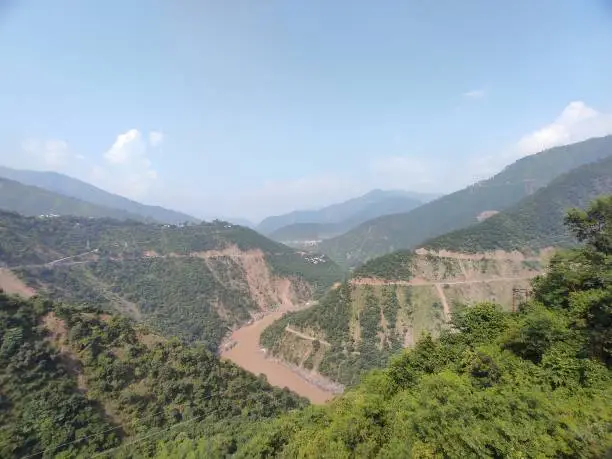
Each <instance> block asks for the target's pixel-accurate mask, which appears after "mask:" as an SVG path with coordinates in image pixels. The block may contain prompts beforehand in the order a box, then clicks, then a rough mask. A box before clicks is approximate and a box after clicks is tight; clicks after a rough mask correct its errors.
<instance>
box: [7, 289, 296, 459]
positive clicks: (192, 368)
mask: <svg viewBox="0 0 612 459" xmlns="http://www.w3.org/2000/svg"><path fill="white" fill-rule="evenodd" d="M0 381H2V394H1V395H0V401H1V403H0V457H3V458H6V459H8V458H23V457H34V456H36V457H45V458H47V457H49V458H50V457H94V456H95V453H96V452H101V451H103V450H110V449H111V448H113V453H114V454H112V457H150V456H151V453H152V451H155V444H156V442H157V441H159V440H160V439H164V438H165V439H173V438H175V437H176V436H177V435H180V438H183V439H185V438H193V437H194V436H195V437H196V438H197V437H199V436H209V435H214V434H216V435H220V436H225V438H228V440H232V436H235V437H236V439H240V438H241V436H242V435H243V432H244V429H245V427H246V426H248V425H250V424H252V423H254V422H256V421H258V420H260V419H263V418H270V417H272V416H275V415H277V414H279V413H282V412H285V411H288V410H290V409H295V408H299V407H303V406H305V405H306V404H307V402H306V401H305V400H303V399H300V398H298V397H297V396H295V395H294V394H292V393H290V392H288V391H287V390H280V389H276V388H272V387H270V386H269V385H268V384H267V383H266V382H265V381H264V380H263V379H261V378H256V377H255V376H254V375H252V374H250V373H247V372H245V371H243V370H241V369H240V368H238V367H236V366H234V365H232V364H230V363H228V362H222V361H220V360H218V359H217V358H216V357H215V356H214V355H212V354H210V353H209V352H207V351H206V350H204V349H203V348H201V347H199V348H198V347H189V346H185V345H182V344H180V343H179V342H177V341H176V340H172V341H166V340H164V339H163V338H161V337H160V336H157V335H154V334H152V333H151V332H150V331H149V330H147V329H146V328H143V327H141V326H134V325H133V324H132V323H130V321H128V320H127V319H125V318H122V317H118V316H109V315H108V314H100V312H99V311H96V310H93V309H91V308H89V309H87V310H83V309H75V308H71V307H67V306H60V305H57V304H55V305H54V304H51V303H50V302H46V301H42V300H40V299H32V300H29V301H25V300H20V299H17V298H12V297H7V296H6V295H3V294H2V293H0ZM180 424H184V427H181V426H180ZM145 435H146V436H148V437H152V438H151V441H150V442H142V441H141V437H142V436H145ZM136 439H138V440H139V441H138V442H134V445H131V442H133V441H134V440H136ZM245 440H246V438H243V439H242V441H245ZM234 441H235V440H234ZM221 444H223V445H224V447H228V448H231V441H226V442H221ZM118 447H120V449H118V450H114V448H118ZM42 451H45V452H44V454H38V453H40V452H42ZM108 452H109V453H111V451H108ZM30 455H31V456H30ZM109 457H111V454H109Z"/></svg>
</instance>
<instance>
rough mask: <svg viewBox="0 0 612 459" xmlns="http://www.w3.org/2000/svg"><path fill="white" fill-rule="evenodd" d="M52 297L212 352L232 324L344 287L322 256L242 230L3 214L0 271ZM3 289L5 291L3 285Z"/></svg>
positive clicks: (219, 225)
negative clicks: (118, 314)
mask: <svg viewBox="0 0 612 459" xmlns="http://www.w3.org/2000/svg"><path fill="white" fill-rule="evenodd" d="M2 265H4V266H5V268H8V269H10V270H12V272H13V273H15V274H16V275H17V276H18V277H19V278H21V279H22V281H23V282H25V283H26V284H27V286H28V288H30V289H33V290H35V291H37V292H39V293H40V294H43V295H45V296H46V297H49V298H52V299H56V300H61V301H65V302H67V303H71V304H75V305H88V306H96V307H97V308H100V309H103V310H106V311H119V312H121V313H123V314H125V315H127V316H129V317H132V318H133V319H135V320H137V321H140V322H146V323H148V324H150V325H151V326H152V327H154V328H155V329H156V330H159V331H160V332H161V333H163V334H166V335H169V336H178V337H180V338H182V339H183V340H184V341H197V342H202V343H204V344H206V345H207V346H208V348H209V349H211V350H215V349H216V348H217V346H218V345H219V344H220V342H221V340H222V339H223V337H224V336H225V335H226V334H227V333H228V331H229V330H230V328H231V327H234V326H236V325H240V324H244V323H246V322H248V321H249V320H251V319H252V317H253V316H254V315H256V314H261V313H262V312H265V311H270V310H273V309H274V308H277V307H278V306H279V305H283V306H286V305H293V304H296V305H298V304H302V303H305V302H306V301H308V300H310V299H312V298H313V296H314V297H316V296H317V295H320V294H322V293H323V292H324V291H325V290H326V289H327V288H329V286H331V285H332V284H333V283H334V282H336V281H338V280H341V279H342V277H343V273H342V271H341V270H340V268H339V267H338V266H337V265H336V264H335V263H334V262H332V261H331V260H329V259H328V258H326V257H325V256H317V255H315V254H305V253H299V252H296V251H295V250H293V249H290V248H289V247H286V246H283V245H282V244H279V243H277V242H274V241H271V240H269V239H267V238H265V237H264V236H261V235H260V234H258V233H256V232H255V231H253V230H250V229H248V228H245V227H241V226H235V225H232V224H229V223H227V222H220V221H215V222H212V223H201V224H194V225H188V226H172V225H160V224H144V223H138V222H134V221H118V220H111V219H81V218H76V217H58V218H26V217H22V216H19V215H17V214H11V213H0V266H2ZM0 286H1V285H0Z"/></svg>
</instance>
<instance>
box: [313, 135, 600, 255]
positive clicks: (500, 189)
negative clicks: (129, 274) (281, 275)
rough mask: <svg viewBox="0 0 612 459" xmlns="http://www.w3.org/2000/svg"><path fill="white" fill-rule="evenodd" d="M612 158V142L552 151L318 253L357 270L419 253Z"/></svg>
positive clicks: (367, 226) (363, 228)
mask: <svg viewBox="0 0 612 459" xmlns="http://www.w3.org/2000/svg"><path fill="white" fill-rule="evenodd" d="M610 155H612V136H607V137H602V138H594V139H589V140H586V141H584V142H579V143H575V144H572V145H566V146H563V147H557V148H552V149H550V150H546V151H543V152H541V153H538V154H536V155H532V156H528V157H525V158H522V159H520V160H518V161H516V162H515V163H513V164H511V165H509V166H507V167H506V168H505V169H504V170H503V171H501V172H500V173H499V174H497V175H495V176H494V177H492V178H490V179H488V180H484V181H482V182H478V183H476V184H475V185H471V186H469V187H467V188H465V189H463V190H460V191H457V192H455V193H452V194H449V195H446V196H443V197H441V198H439V199H436V200H435V201H432V202H429V203H427V204H424V205H422V206H420V207H417V208H416V209H414V210H412V211H410V212H407V213H403V214H396V215H387V216H383V217H379V218H376V219H373V220H370V221H367V222H365V223H363V224H361V225H360V226H358V227H357V228H354V229H353V230H351V231H349V232H347V233H346V234H343V235H341V236H338V237H335V238H332V239H328V240H325V241H323V242H322V243H321V244H319V246H318V248H317V250H319V251H321V252H323V253H325V254H327V255H329V256H330V257H331V258H332V259H334V260H335V261H337V262H339V263H340V264H342V265H344V266H356V265H358V264H359V263H361V262H363V261H365V260H367V259H370V258H373V257H376V256H379V255H383V254H385V253H389V252H393V251H395V250H400V249H404V248H414V247H416V246H418V245H419V244H422V243H423V242H424V241H425V240H427V239H431V238H433V237H436V236H439V235H442V234H445V233H448V232H450V231H453V230H457V229H460V228H464V227H467V226H470V225H471V224H473V223H476V222H477V221H478V219H479V217H480V215H481V214H482V213H483V212H488V211H501V210H504V209H507V208H509V207H511V206H512V205H514V204H516V203H518V202H519V201H520V200H521V199H523V198H524V197H526V196H528V195H529V194H531V193H532V192H533V191H535V190H537V189H539V188H542V187H544V186H546V185H547V184H548V183H550V182H551V181H552V180H553V179H555V178H556V177H558V176H559V175H561V174H564V173H565V172H568V171H570V170H571V169H574V168H576V167H579V166H581V165H583V164H587V163H590V162H593V161H597V160H598V159H602V158H605V157H608V156H610Z"/></svg>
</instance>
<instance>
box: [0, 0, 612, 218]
mask: <svg viewBox="0 0 612 459" xmlns="http://www.w3.org/2000/svg"><path fill="white" fill-rule="evenodd" d="M1 4H2V5H8V6H4V7H3V8H2V9H0V57H1V60H0V164H3V165H8V166H12V167H20V168H31V169H46V170H56V171H60V172H64V173H67V174H69V175H73V176H75V177H78V178H81V179H83V180H86V181H89V182H92V183H94V184H96V185H98V186H101V187H103V188H106V189H108V190H110V191H114V192H117V193H120V194H123V195H126V196H129V197H132V198H135V199H138V200H141V201H143V202H147V203H156V204H162V205H165V206H169V207H173V208H176V209H180V210H184V211H187V212H190V213H192V214H194V215H197V216H210V215H213V214H216V215H223V216H244V217H248V218H251V219H258V218H260V217H263V216H265V215H269V214H276V213H280V212H285V211H288V210H292V209H294V208H303V207H316V206H320V205H322V204H327V203H330V202H333V201H337V200H340V199H344V198H347V197H351V196H354V195H355V194H357V193H361V192H364V191H367V190H368V189H371V188H404V189H410V190H416V191H427V192H429V191H435V192H446V191H452V190H454V189H457V188H459V187H462V186H463V185H466V184H468V183H469V182H471V181H472V180H474V179H477V178H483V177H485V176H488V175H490V174H491V173H493V172H496V171H497V170H498V169H500V168H501V167H502V166H503V165H505V164H507V163H509V162H511V161H513V160H514V159H516V158H517V157H519V156H521V155H525V154H529V153H533V152H535V151H538V150H541V149H542V148H545V147H548V146H552V145H556V144H562V143H568V142H572V141H576V140H582V139H584V138H587V137H590V136H597V135H603V134H606V133H612V77H611V75H612V58H611V56H612V3H611V2H609V1H605V0H592V1H591V0H537V1H534V0H513V1H505V2H501V1H491V0H463V1H457V0H432V1H429V0H402V1H384V2H375V1H368V2H366V1H356V0H352V1H348V0H346V1H341V0H339V1H328V0H309V1H303V0H295V1H290V0H282V1H281V0H278V1H275V0H269V1H256V0H249V1H238V0H236V1H232V0H223V1H222V0H219V1H204V0H202V1H198V0H190V1H188V0H121V1H119V0H105V1H96V0H89V1H88V0H65V1H61V0H57V1H55V0H19V1H17V0H15V1H12V2H11V1H8V2H7V1H3V2H1Z"/></svg>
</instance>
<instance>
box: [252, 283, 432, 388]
mask: <svg viewBox="0 0 612 459" xmlns="http://www.w3.org/2000/svg"><path fill="white" fill-rule="evenodd" d="M427 288H428V289H429V288H430V287H429V286H428V287H427ZM413 289H414V287H410V286H397V285H384V286H369V285H351V284H349V283H344V284H342V285H341V286H340V287H338V288H337V289H334V290H331V291H330V292H329V293H328V295H326V296H325V297H324V298H322V299H321V301H320V302H319V304H317V305H314V306H312V307H310V308H308V309H306V310H303V311H298V312H293V313H289V314H286V315H285V316H284V317H283V318H281V319H280V320H278V321H276V322H274V323H273V324H272V325H270V326H269V327H268V328H266V329H265V330H264V332H263V333H262V335H261V339H260V341H261V345H262V346H263V347H265V348H266V349H269V351H270V352H271V353H272V354H273V355H276V356H278V357H280V358H284V359H289V360H290V359H291V358H290V355H292V354H293V352H292V349H290V348H289V349H288V348H287V347H286V346H291V344H292V343H293V342H294V341H293V339H294V337H293V335H292V334H291V333H288V332H286V331H285V328H286V327H287V326H290V327H292V328H294V329H297V330H304V331H307V332H308V333H309V334H312V335H313V336H315V337H318V338H320V339H323V340H325V341H327V342H328V343H329V346H328V347H325V349H324V351H325V352H324V354H323V356H322V359H321V361H320V363H319V365H318V366H316V367H315V368H314V369H315V370H317V371H318V372H319V373H321V374H323V375H324V376H327V377H329V378H330V379H332V380H334V381H337V382H339V383H342V384H344V385H347V386H351V385H354V384H357V383H358V382H359V380H360V378H361V377H362V375H363V374H364V373H366V372H367V371H369V370H371V369H374V368H380V367H382V366H384V365H386V363H387V362H388V360H389V358H390V357H391V356H393V355H394V354H396V353H397V352H398V351H399V350H401V349H402V347H403V334H404V333H405V331H406V327H408V326H409V327H410V328H411V329H412V330H413V331H414V333H415V334H416V336H417V337H418V336H419V335H420V333H421V332H423V331H425V330H427V331H431V332H434V333H439V330H440V324H441V323H442V322H443V316H442V306H441V305H440V304H439V303H436V301H435V300H434V299H433V298H432V297H429V296H427V295H422V294H414V295H413ZM417 289H420V287H418V288H417ZM309 345H310V343H309ZM317 351H318V349H314V347H312V348H311V354H310V355H311V356H312V355H313V354H315V353H316V352H317ZM292 363H296V364H297V363H298V362H292Z"/></svg>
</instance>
